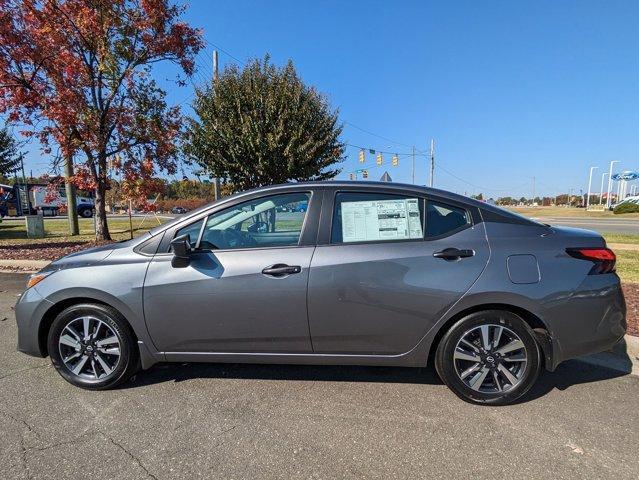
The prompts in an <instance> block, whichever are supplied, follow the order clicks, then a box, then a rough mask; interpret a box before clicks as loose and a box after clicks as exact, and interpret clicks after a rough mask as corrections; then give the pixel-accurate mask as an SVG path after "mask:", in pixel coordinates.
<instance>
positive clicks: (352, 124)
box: [344, 120, 413, 148]
mask: <svg viewBox="0 0 639 480" xmlns="http://www.w3.org/2000/svg"><path fill="white" fill-rule="evenodd" d="M344 124H345V125H350V126H351V127H353V128H356V129H357V130H360V131H362V132H364V133H367V134H368V135H372V136H373V137H377V138H381V139H382V140H386V141H387V142H391V143H394V144H395V145H401V146H403V147H407V148H413V145H407V144H405V143H402V142H397V141H395V140H392V139H390V138H388V137H384V136H382V135H378V134H377V133H374V132H371V131H370V130H366V129H364V128H362V127H358V126H357V125H355V124H354V123H352V122H348V121H346V120H345V121H344Z"/></svg>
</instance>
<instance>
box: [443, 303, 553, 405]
mask: <svg viewBox="0 0 639 480" xmlns="http://www.w3.org/2000/svg"><path fill="white" fill-rule="evenodd" d="M487 325H490V327H489V328H488V329H487V330H486V331H487V332H489V333H488V337H492V338H489V339H490V340H494V339H495V337H496V336H497V333H496V332H497V331H498V330H499V331H500V332H506V336H505V337H503V338H501V340H500V343H499V345H501V347H500V348H497V347H494V346H493V342H492V341H491V342H490V345H491V347H490V348H489V349H488V350H486V349H484V347H485V344H484V342H482V340H481V333H482V331H481V328H479V329H478V327H481V326H487ZM496 327H505V330H500V329H499V328H496ZM476 329H477V330H476ZM475 335H477V336H478V337H479V338H478V339H477V340H476V341H475V342H471V343H473V347H470V346H469V347H470V348H469V349H468V350H465V351H468V352H470V354H471V355H473V356H476V357H477V358H481V359H482V361H481V362H477V361H476V360H475V361H468V362H467V361H466V360H463V359H462V360H460V359H459V357H458V358H455V352H456V349H457V348H458V344H460V346H461V348H462V349H466V348H467V347H466V346H467V345H468V343H465V344H464V343H462V337H463V338H464V339H465V340H468V339H470V338H473V336H475ZM502 335H503V334H502ZM516 337H519V339H520V341H521V342H522V343H523V348H520V349H517V350H515V351H514V352H509V353H508V354H501V353H499V352H498V351H500V350H502V349H503V343H502V342H507V343H510V342H512V341H513V340H516ZM513 345H514V344H513ZM517 345H518V344H517ZM471 348H474V349H475V350H474V351H473V350H471ZM475 352H476V353H475ZM524 354H525V358H526V361H525V362H522V361H521V360H516V361H514V362H512V361H511V362H507V361H505V360H504V357H507V356H509V355H511V357H509V359H510V360H512V358H515V357H517V358H521V357H522V356H523V355H524ZM500 364H502V366H501V367H500ZM540 367H541V359H540V352H539V346H538V345H537V342H536V340H535V336H534V333H533V331H532V329H531V328H530V327H529V326H528V324H527V323H526V322H525V321H524V320H523V319H522V318H521V317H519V316H518V315H516V314H514V313H512V312H508V311H504V310H485V311H481V312H475V313H472V314H470V315H467V316H466V317H464V318H462V319H460V320H459V321H457V322H456V323H455V324H454V325H453V326H452V327H451V328H450V329H449V330H448V331H447V332H446V333H445V335H444V336H443V338H442V339H441V341H440V342H439V345H438V347H437V351H436V354H435V369H436V370H437V373H438V375H439V377H440V378H441V379H442V381H443V382H444V383H445V384H446V385H447V386H448V387H449V388H450V389H451V390H452V391H453V392H454V393H455V394H456V395H457V396H459V397H460V398H461V399H463V400H465V401H467V402H471V403H476V404H489V405H507V404H510V403H513V402H515V401H516V400H517V399H519V398H520V397H521V396H522V395H524V394H525V393H526V392H528V390H530V388H531V387H532V386H533V384H534V383H535V381H536V380H537V377H538V376H539V371H540ZM471 368H475V369H479V370H474V371H472V374H469V375H468V376H467V377H466V378H467V380H463V379H462V378H461V377H462V374H463V373H466V372H467V371H470V370H471ZM503 368H509V369H514V371H515V374H516V377H517V381H516V382H515V381H513V383H514V387H513V386H512V385H511V384H510V383H508V379H507V377H506V376H505V375H504V374H503V373H502V372H503ZM486 369H487V370H488V373H486V375H484V377H481V373H482V372H484V371H485V370H486ZM509 371H510V370H509ZM510 372H511V374H512V373H513V372H512V371H510ZM475 375H477V381H479V380H481V382H480V384H479V387H478V388H480V389H481V390H477V389H474V388H471V386H470V383H472V381H473V380H474V378H475ZM494 375H495V376H496V378H495V377H493V376H494ZM489 376H490V377H492V378H489ZM476 385H477V383H476V382H475V385H474V386H476ZM499 389H501V391H499Z"/></svg>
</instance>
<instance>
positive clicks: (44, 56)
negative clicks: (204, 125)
mask: <svg viewBox="0 0 639 480" xmlns="http://www.w3.org/2000/svg"><path fill="white" fill-rule="evenodd" d="M183 9H184V7H178V6H175V5H172V4H170V3H169V1H168V0H0V112H3V113H8V115H9V118H10V119H11V120H15V121H21V122H23V123H25V124H32V122H33V120H34V119H35V118H38V119H39V120H44V122H38V123H37V124H36V125H35V127H34V130H35V131H36V133H37V135H38V136H39V139H40V141H41V142H42V144H43V145H44V147H45V150H46V149H48V148H50V147H49V146H50V145H51V144H57V145H58V146H59V148H60V151H61V153H62V156H63V157H64V158H66V159H67V160H68V162H69V163H70V162H71V159H75V161H76V165H77V167H76V169H75V173H74V175H73V177H72V182H73V183H75V185H76V186H78V187H79V188H82V189H92V190H94V191H95V200H96V210H97V217H98V218H97V220H98V221H97V228H96V237H97V239H99V240H108V239H110V235H109V229H108V225H107V218H106V210H105V201H104V200H105V192H106V190H107V189H108V188H109V177H108V167H109V162H110V160H113V159H115V158H116V155H117V158H118V162H119V167H120V168H122V170H123V172H124V176H125V177H126V178H127V179H136V180H144V179H150V178H151V177H152V176H153V175H154V174H155V173H157V172H159V171H166V172H168V173H174V171H175V162H176V155H177V147H176V138H177V136H178V134H179V132H180V129H181V125H182V123H183V122H182V118H181V115H180V110H179V107H170V106H169V105H167V102H166V100H165V93H164V92H163V91H162V90H161V89H160V88H159V87H158V85H157V84H156V83H155V82H154V80H153V79H152V77H151V66H152V65H153V64H155V63H157V62H160V61H170V62H174V63H176V64H178V65H179V66H180V67H181V69H182V71H183V72H184V74H186V75H191V74H192V73H193V70H194V58H195V55H197V53H198V51H199V50H200V49H201V48H202V47H203V41H202V36H201V32H200V31H198V30H196V29H194V28H191V27H190V26H188V25H187V24H186V23H184V22H182V21H181V20H180V17H181V15H182V13H183ZM138 183H139V184H140V185H144V182H138ZM148 183H149V184H151V185H152V184H153V182H148Z"/></svg>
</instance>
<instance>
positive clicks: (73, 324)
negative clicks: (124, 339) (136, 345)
mask: <svg viewBox="0 0 639 480" xmlns="http://www.w3.org/2000/svg"><path fill="white" fill-rule="evenodd" d="M120 343H121V342H120V337H119V336H118V335H117V333H116V332H115V331H114V330H113V328H111V327H110V326H109V325H108V324H107V323H106V322H103V321H102V320H100V319H98V318H95V317H91V316H82V317H79V318H75V319H73V320H71V321H70V322H69V323H67V324H66V326H65V327H64V328H63V329H62V332H61V333H60V338H59V340H58V346H59V350H60V358H61V359H62V362H63V363H64V365H65V367H66V368H68V369H69V371H71V373H73V374H74V375H77V376H79V377H82V378H85V379H88V380H102V379H104V378H106V377H108V376H109V375H111V373H113V371H114V370H115V369H116V368H117V366H118V364H119V362H120V355H121V353H120Z"/></svg>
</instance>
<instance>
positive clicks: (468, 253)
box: [433, 248, 475, 260]
mask: <svg viewBox="0 0 639 480" xmlns="http://www.w3.org/2000/svg"><path fill="white" fill-rule="evenodd" d="M473 255H475V251H474V250H468V249H465V250H460V249H459V248H445V249H443V250H442V251H441V252H435V253H433V257H435V258H443V259H444V260H459V259H460V258H467V257H472V256H473Z"/></svg>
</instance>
